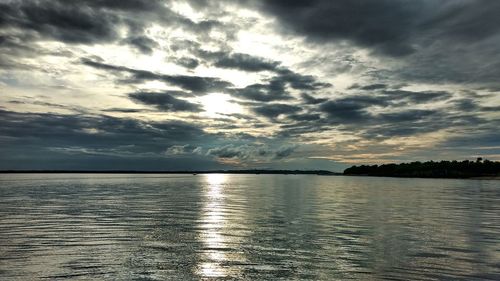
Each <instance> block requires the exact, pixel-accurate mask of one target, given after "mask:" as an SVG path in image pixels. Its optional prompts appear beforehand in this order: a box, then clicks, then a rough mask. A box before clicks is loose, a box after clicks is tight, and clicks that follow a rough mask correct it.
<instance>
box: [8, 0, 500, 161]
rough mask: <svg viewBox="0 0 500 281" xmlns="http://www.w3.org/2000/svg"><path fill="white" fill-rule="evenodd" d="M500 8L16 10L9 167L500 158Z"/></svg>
mask: <svg viewBox="0 0 500 281" xmlns="http://www.w3.org/2000/svg"><path fill="white" fill-rule="evenodd" d="M499 15H500V1H489V0H356V1H353V0H317V1H314V0H313V1H288V0H287V1H285V0H281V1H243V0H241V1H208V0H206V1H203V0H198V1H195V0H193V1H152V0H148V1H140V0H109V1H106V0H79V1H63V0H46V1H43V0H40V1H22V0H16V1H9V0H0V160H1V161H0V169H149V170H151V169H153V170H180V169H218V168H283V169H290V168H294V169H330V170H342V169H343V168H344V167H347V166H350V165H353V164H359V163H367V164H368V163H386V162H402V161H415V160H420V161H422V160H441V159H473V158H475V157H478V156H481V157H483V158H488V159H491V160H500V130H499V128H500V119H499V118H500V95H499V92H500V51H499V50H500V16H499Z"/></svg>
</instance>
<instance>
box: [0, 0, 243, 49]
mask: <svg viewBox="0 0 500 281" xmlns="http://www.w3.org/2000/svg"><path fill="white" fill-rule="evenodd" d="M166 4H168V1H160V0H151V1H139V0H123V1H114V0H112V1H101V0H82V1H63V0H39V1H30V0H20V1H7V2H3V3H0V29H4V30H9V29H10V30H18V31H19V30H20V31H22V32H23V33H26V34H31V35H33V36H32V37H31V38H29V39H30V40H25V41H24V43H25V44H26V43H28V42H32V41H37V40H40V39H42V40H44V39H47V38H48V39H54V40H56V41H59V42H64V43H70V44H72V43H78V44H95V43H109V42H115V41H117V40H119V39H120V38H119V37H120V33H121V32H122V30H123V28H125V30H126V32H127V33H128V38H126V39H124V40H122V42H124V43H128V44H130V45H131V46H132V47H134V48H137V49H138V50H139V51H141V52H142V53H144V54H150V53H151V52H152V50H153V49H154V48H156V47H158V45H157V44H155V42H154V41H153V40H152V39H151V38H148V37H146V36H145V35H144V30H145V28H146V27H148V26H151V24H152V23H158V24H160V25H162V26H164V27H174V28H176V27H179V28H182V29H183V30H185V31H187V32H191V33H194V34H196V35H199V36H206V34H207V32H209V31H210V30H212V29H214V28H219V29H221V30H223V31H224V30H226V31H227V32H226V33H228V34H229V33H231V32H234V31H232V29H234V28H232V27H231V26H229V25H228V26H225V25H224V24H222V23H220V22H219V21H217V20H202V21H199V22H194V21H192V20H190V19H189V18H186V17H184V16H182V15H180V14H178V13H176V12H174V11H172V10H171V9H170V8H169V7H168V6H167V5H166ZM9 32H10V31H9ZM24 39H27V38H24Z"/></svg>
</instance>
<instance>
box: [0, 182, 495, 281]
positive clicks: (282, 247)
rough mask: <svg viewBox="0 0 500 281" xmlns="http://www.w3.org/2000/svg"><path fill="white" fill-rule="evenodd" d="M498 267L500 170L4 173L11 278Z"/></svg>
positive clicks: (401, 276) (396, 274)
mask: <svg viewBox="0 0 500 281" xmlns="http://www.w3.org/2000/svg"><path fill="white" fill-rule="evenodd" d="M212 278H213V279H219V278H220V279H224V278H226V279H248V280H280V279H281V280H307V279H310V280H346V279H355V280H381V279H386V280H500V182H499V181H474V180H433V179H391V178H368V177H324V176H305V175H296V176H294V175H289V176H285V175H216V174H213V175H197V176H192V175H166V176H163V175H102V174H99V175H88V174H86V175H79V174H73V175H0V280H23V281H24V280H38V279H41V280H59V279H65V280H68V279H71V280H199V279H212Z"/></svg>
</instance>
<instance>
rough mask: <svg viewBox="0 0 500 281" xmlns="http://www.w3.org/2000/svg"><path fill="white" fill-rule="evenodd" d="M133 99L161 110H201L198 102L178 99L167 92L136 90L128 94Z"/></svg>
mask: <svg viewBox="0 0 500 281" xmlns="http://www.w3.org/2000/svg"><path fill="white" fill-rule="evenodd" d="M128 96H129V97H130V98H132V99H133V100H135V101H138V102H140V103H143V104H147V105H152V106H155V107H156V108H158V109H160V110H162V111H172V112H176V111H191V112H200V111H202V109H201V106H200V105H199V104H195V103H191V102H188V101H186V100H182V99H178V98H175V97H173V96H172V95H170V94H168V93H151V92H137V93H131V94H129V95H128Z"/></svg>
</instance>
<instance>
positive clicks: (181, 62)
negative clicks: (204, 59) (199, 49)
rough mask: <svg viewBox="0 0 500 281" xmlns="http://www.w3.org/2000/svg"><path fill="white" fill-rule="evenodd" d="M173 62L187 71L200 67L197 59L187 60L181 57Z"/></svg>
mask: <svg viewBox="0 0 500 281" xmlns="http://www.w3.org/2000/svg"><path fill="white" fill-rule="evenodd" d="M173 61H174V62H175V63H176V64H179V65H181V66H184V67H185V68H189V69H194V68H196V67H198V65H200V62H199V61H198V60H197V59H194V58H188V57H181V58H174V59H173Z"/></svg>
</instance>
